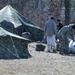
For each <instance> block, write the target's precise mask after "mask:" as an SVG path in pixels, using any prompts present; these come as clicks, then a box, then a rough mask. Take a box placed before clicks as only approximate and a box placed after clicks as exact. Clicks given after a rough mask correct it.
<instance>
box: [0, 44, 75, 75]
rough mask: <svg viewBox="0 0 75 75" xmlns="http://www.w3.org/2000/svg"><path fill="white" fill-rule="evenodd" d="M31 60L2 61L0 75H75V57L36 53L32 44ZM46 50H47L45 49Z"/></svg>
mask: <svg viewBox="0 0 75 75" xmlns="http://www.w3.org/2000/svg"><path fill="white" fill-rule="evenodd" d="M30 45H31V46H33V48H32V47H29V52H30V54H31V55H32V56H33V57H32V58H29V59H13V60H3V59H1V60H0V75H75V56H62V55H60V54H59V53H47V52H46V51H44V52H37V51H35V48H34V47H35V45H36V44H35V43H32V44H30ZM45 50H46V49H45Z"/></svg>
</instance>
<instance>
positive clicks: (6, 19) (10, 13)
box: [0, 5, 44, 41]
mask: <svg viewBox="0 0 75 75" xmlns="http://www.w3.org/2000/svg"><path fill="white" fill-rule="evenodd" d="M0 23H1V27H2V28H4V29H5V30H7V31H9V32H12V33H14V34H18V35H20V36H22V33H23V32H29V33H30V34H31V37H30V38H31V40H32V41H41V40H42V39H43V35H44V32H43V30H42V29H41V28H39V27H37V26H35V25H34V24H33V23H31V22H30V21H29V20H28V19H27V18H25V17H23V16H22V15H21V14H20V13H19V12H18V11H16V10H15V9H14V8H12V7H11V6H10V5H7V6H5V7H4V8H3V9H1V10H0Z"/></svg>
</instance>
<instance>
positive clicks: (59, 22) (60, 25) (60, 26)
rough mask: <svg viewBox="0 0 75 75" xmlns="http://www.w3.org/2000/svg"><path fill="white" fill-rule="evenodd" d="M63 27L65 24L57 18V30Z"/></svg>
mask: <svg viewBox="0 0 75 75" xmlns="http://www.w3.org/2000/svg"><path fill="white" fill-rule="evenodd" d="M62 27H63V24H62V22H61V20H60V19H58V20H57V30H58V31H59V30H60V29H61V28H62Z"/></svg>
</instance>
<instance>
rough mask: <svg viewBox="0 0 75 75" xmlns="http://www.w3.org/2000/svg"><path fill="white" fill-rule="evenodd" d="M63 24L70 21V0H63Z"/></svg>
mask: <svg viewBox="0 0 75 75" xmlns="http://www.w3.org/2000/svg"><path fill="white" fill-rule="evenodd" d="M64 2H65V24H66V25H67V24H69V22H70V3H71V0H65V1H64Z"/></svg>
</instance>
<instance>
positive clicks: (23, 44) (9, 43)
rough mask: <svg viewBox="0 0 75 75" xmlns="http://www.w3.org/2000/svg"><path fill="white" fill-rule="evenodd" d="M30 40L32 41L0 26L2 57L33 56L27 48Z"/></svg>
mask: <svg viewBox="0 0 75 75" xmlns="http://www.w3.org/2000/svg"><path fill="white" fill-rule="evenodd" d="M29 42H31V41H30V40H28V39H26V38H23V37H21V36H18V35H16V34H13V33H10V32H8V31H6V30H5V29H3V28H2V27H0V59H12V58H29V57H31V55H30V54H29V52H28V48H27V44H28V43H29Z"/></svg>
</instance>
